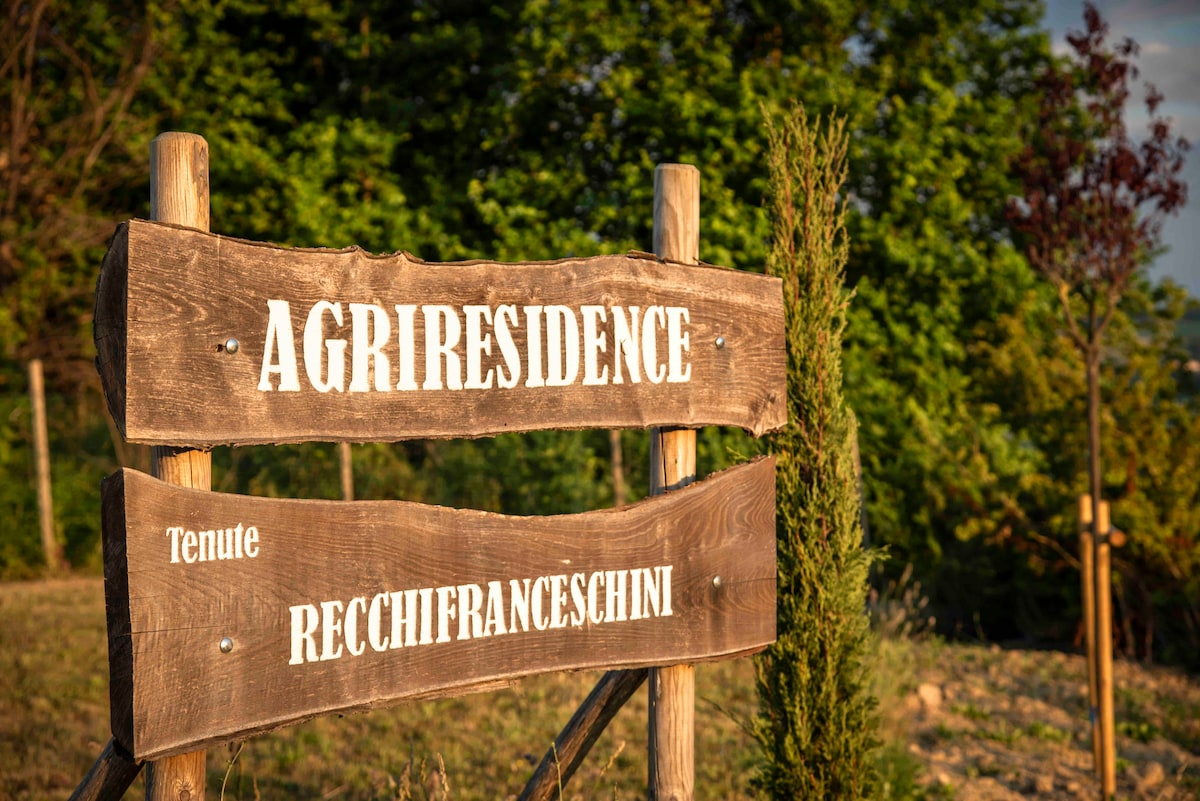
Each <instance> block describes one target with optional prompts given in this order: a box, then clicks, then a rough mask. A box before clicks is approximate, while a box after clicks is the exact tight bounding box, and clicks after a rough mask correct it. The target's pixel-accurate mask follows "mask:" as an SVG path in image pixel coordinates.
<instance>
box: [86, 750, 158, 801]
mask: <svg viewBox="0 0 1200 801" xmlns="http://www.w3.org/2000/svg"><path fill="white" fill-rule="evenodd" d="M141 771H142V764H141V763H140V762H137V761H135V760H134V759H133V757H131V756H130V755H129V754H127V753H126V752H125V749H123V748H121V746H120V745H119V744H118V743H117V741H116V740H114V739H112V738H111V737H110V738H109V740H108V745H106V746H104V750H103V751H102V752H101V753H100V758H99V759H97V760H96V764H94V765H92V769H91V770H90V771H88V774H87V775H86V776H84V777H83V781H81V782H80V783H79V786H78V787H76V788H75V792H73V793H71V798H70V800H69V801H120V798H121V797H122V796H124V795H125V791H126V790H128V789H129V785H131V784H133V780H134V779H136V778H137V775H138V774H139V773H141Z"/></svg>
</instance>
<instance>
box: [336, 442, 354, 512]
mask: <svg viewBox="0 0 1200 801" xmlns="http://www.w3.org/2000/svg"><path fill="white" fill-rule="evenodd" d="M338 463H339V465H340V466H341V474H342V500H343V501H352V500H354V460H353V458H352V457H351V454H350V443H349V442H339V443H338Z"/></svg>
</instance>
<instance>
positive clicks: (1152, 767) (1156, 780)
mask: <svg viewBox="0 0 1200 801" xmlns="http://www.w3.org/2000/svg"><path fill="white" fill-rule="evenodd" d="M1138 774H1139V775H1138V780H1137V790H1136V792H1137V794H1138V795H1144V794H1146V793H1149V792H1150V791H1151V790H1153V789H1154V788H1155V787H1158V786H1159V785H1160V784H1162V783H1163V782H1165V781H1166V780H1167V771H1166V769H1165V768H1163V766H1162V763H1160V762H1147V763H1146V764H1145V765H1143V766H1142V769H1141V770H1139V771H1138Z"/></svg>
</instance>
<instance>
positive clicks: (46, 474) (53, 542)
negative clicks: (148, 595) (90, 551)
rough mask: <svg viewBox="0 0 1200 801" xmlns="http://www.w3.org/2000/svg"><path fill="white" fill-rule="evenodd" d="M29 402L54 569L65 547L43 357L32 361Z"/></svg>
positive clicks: (46, 543)
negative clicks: (57, 525)
mask: <svg viewBox="0 0 1200 801" xmlns="http://www.w3.org/2000/svg"><path fill="white" fill-rule="evenodd" d="M29 402H30V405H31V406H32V407H33V463H34V468H35V471H36V474H37V501H38V524H39V526H40V528H41V531H42V554H43V555H44V556H45V559H46V567H47V568H48V569H50V570H51V571H54V570H58V569H59V568H60V567H62V549H61V548H60V547H59V546H58V539H57V538H56V537H55V536H54V498H53V496H52V495H51V490H50V437H49V435H48V433H47V431H46V383H45V381H44V379H43V376H42V360H41V359H34V360H33V361H31V362H30V363H29Z"/></svg>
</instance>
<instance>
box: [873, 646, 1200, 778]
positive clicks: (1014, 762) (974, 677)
mask: <svg viewBox="0 0 1200 801" xmlns="http://www.w3.org/2000/svg"><path fill="white" fill-rule="evenodd" d="M916 647H917V649H918V654H917V661H918V663H919V666H918V667H917V669H916V671H915V677H916V679H915V681H914V682H913V683H912V686H910V687H907V688H906V690H907V692H906V693H905V694H904V695H903V697H902V701H901V714H900V720H899V721H894V722H893V725H898V726H901V727H904V728H905V729H906V730H907V732H906V733H907V737H906V738H905V739H906V741H907V743H908V746H907V747H908V750H909V752H910V753H911V754H912V755H913V756H914V757H915V758H916V759H917V760H918V761H919V763H920V764H922V765H923V766H924V770H923V773H922V775H921V777H920V778H919V780H918V781H919V783H920V784H922V785H923V786H924V789H925V791H926V793H927V794H928V795H929V796H930V797H934V798H938V797H945V798H955V799H960V800H965V801H994V800H999V799H1016V798H1029V797H1037V798H1058V799H1075V798H1089V799H1094V798H1097V797H1099V794H1100V786H1099V783H1098V781H1097V779H1096V777H1095V774H1094V771H1093V756H1092V745H1091V734H1090V724H1089V722H1088V701H1087V694H1088V689H1087V672H1086V661H1085V659H1084V658H1083V657H1082V656H1078V655H1073V654H1066V653H1061V652H1056V651H1020V650H1005V649H1002V648H1000V647H999V646H994V645H993V646H962V645H955V646H946V645H941V644H938V643H934V642H930V643H918V644H917V645H916ZM1114 684H1115V687H1116V690H1115V699H1116V704H1115V708H1116V719H1117V732H1118V737H1117V797H1118V798H1132V799H1163V800H1164V801H1166V800H1167V799H1194V798H1197V797H1198V796H1200V683H1198V682H1197V680H1196V679H1195V678H1189V677H1187V676H1185V675H1184V674H1182V673H1179V672H1176V671H1171V670H1166V669H1162V668H1146V667H1143V666H1141V665H1137V664H1131V663H1127V662H1118V663H1117V664H1116V665H1115V669H1114Z"/></svg>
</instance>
